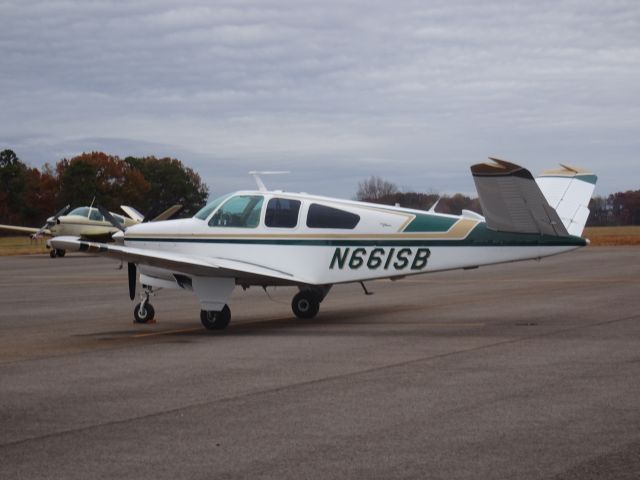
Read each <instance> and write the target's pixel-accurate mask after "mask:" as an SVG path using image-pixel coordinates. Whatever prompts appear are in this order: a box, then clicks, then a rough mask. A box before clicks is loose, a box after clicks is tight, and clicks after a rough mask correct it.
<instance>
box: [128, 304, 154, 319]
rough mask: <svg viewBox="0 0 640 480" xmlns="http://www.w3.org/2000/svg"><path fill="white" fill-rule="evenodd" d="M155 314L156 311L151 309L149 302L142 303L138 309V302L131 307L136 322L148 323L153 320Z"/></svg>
mask: <svg viewBox="0 0 640 480" xmlns="http://www.w3.org/2000/svg"><path fill="white" fill-rule="evenodd" d="M155 314H156V312H155V310H154V309H153V305H151V304H150V303H149V302H147V303H146V304H145V305H144V308H143V309H142V310H140V304H137V305H136V306H135V308H134V309H133V316H134V318H135V319H136V323H149V322H151V321H152V320H153V317H154V315H155Z"/></svg>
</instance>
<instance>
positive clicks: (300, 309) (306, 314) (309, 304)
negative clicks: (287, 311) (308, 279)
mask: <svg viewBox="0 0 640 480" xmlns="http://www.w3.org/2000/svg"><path fill="white" fill-rule="evenodd" d="M329 290H331V285H328V286H326V287H319V288H315V289H310V288H304V289H301V290H300V291H299V292H298V293H297V294H296V296H295V297H293V300H292V301H291V310H293V314H294V315H295V316H296V317H298V318H302V319H309V318H313V317H315V316H316V315H317V314H318V311H319V310H320V303H321V302H322V300H324V297H326V296H327V293H329Z"/></svg>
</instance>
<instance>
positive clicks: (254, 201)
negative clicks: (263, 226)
mask: <svg viewBox="0 0 640 480" xmlns="http://www.w3.org/2000/svg"><path fill="white" fill-rule="evenodd" d="M262 201H263V198H262V196H260V195H238V196H235V197H231V198H230V199H229V200H227V201H226V202H225V203H224V204H223V205H222V206H221V207H220V208H219V209H218V211H217V212H216V213H214V214H213V216H212V217H211V220H209V226H211V227H236V228H255V227H257V226H258V223H260V211H261V210H262Z"/></svg>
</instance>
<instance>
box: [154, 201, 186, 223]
mask: <svg viewBox="0 0 640 480" xmlns="http://www.w3.org/2000/svg"><path fill="white" fill-rule="evenodd" d="M181 209H182V205H180V204H176V205H172V206H170V207H169V208H167V209H166V210H165V211H164V212H162V213H161V214H160V215H158V216H157V217H155V218H154V219H153V220H151V221H152V222H160V221H162V220H169V219H170V218H171V217H173V216H174V215H175V214H176V213H178V212H179V211H180V210H181Z"/></svg>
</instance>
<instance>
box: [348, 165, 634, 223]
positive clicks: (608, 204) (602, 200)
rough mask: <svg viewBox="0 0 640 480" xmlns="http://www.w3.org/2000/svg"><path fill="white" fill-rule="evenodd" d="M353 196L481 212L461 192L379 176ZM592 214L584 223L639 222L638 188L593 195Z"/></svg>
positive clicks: (362, 184)
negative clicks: (415, 187) (414, 187)
mask: <svg viewBox="0 0 640 480" xmlns="http://www.w3.org/2000/svg"><path fill="white" fill-rule="evenodd" d="M356 199H357V200H360V201H364V202H373V203H381V204H385V205H400V206H402V207H406V208H415V209H418V210H428V209H429V208H431V207H432V206H433V205H434V204H435V202H436V201H438V204H437V205H436V208H435V210H436V211H437V212H440V213H450V214H455V215H459V214H460V213H461V212H462V210H463V209H466V210H472V211H474V212H477V213H480V214H482V207H481V205H480V201H479V199H478V198H472V197H468V196H466V195H462V194H460V193H456V194H454V195H438V194H437V193H420V192H410V191H401V190H400V189H399V188H398V186H397V185H395V184H394V183H392V182H389V181H387V180H384V179H382V178H380V177H376V176H372V177H369V178H368V179H366V180H363V181H361V182H360V183H359V184H358V190H357V192H356ZM589 209H590V210H591V214H590V215H589V220H588V222H587V226H602V227H604V226H619V225H640V190H633V191H627V192H617V193H612V194H611V195H608V196H595V197H593V198H592V199H591V201H590V202H589Z"/></svg>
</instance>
